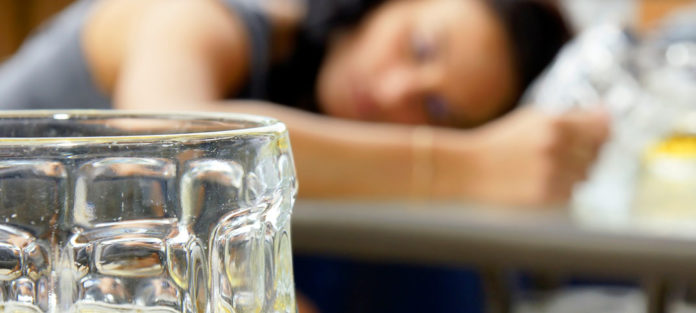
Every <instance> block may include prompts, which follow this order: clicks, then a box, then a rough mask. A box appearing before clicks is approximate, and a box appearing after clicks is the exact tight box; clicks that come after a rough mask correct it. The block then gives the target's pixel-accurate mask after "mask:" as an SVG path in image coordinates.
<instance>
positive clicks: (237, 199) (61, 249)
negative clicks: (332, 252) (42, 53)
mask: <svg viewBox="0 0 696 313" xmlns="http://www.w3.org/2000/svg"><path fill="white" fill-rule="evenodd" d="M296 190H297V184H296V181H295V169H294V165H293V160H292V154H291V149H290V142H289V140H288V135H287V131H286V128H285V125H283V124H282V123H280V122H278V121H276V120H273V119H268V118H263V117H256V116H249V115H232V114H189V113H186V114H183V113H182V114H147V113H127V112H118V111H62V112H46V111H34V112H26V111H25V112H22V111H16V112H3V113H0V312H13V313H18V312H21V313H24V312H26V313H30V312H31V313H40V312H90V313H96V312H120V313H125V312H133V313H135V312H138V313H146V312H157V313H165V312H167V313H169V312H171V313H174V312H185V313H203V312H215V313H218V312H234V313H247V312H296V306H295V294H294V283H293V276H292V255H291V246H290V215H291V211H292V205H293V203H294V199H295V195H296Z"/></svg>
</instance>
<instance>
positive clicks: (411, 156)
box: [182, 101, 608, 206]
mask: <svg viewBox="0 0 696 313" xmlns="http://www.w3.org/2000/svg"><path fill="white" fill-rule="evenodd" d="M198 108H199V109H203V110H209V111H223V112H224V111H228V112H244V113H254V114H261V115H268V116H274V117H277V118H279V119H281V120H282V121H284V122H285V123H286V124H287V125H288V128H289V130H290V138H291V141H292V144H293V152H294V154H295V162H296V166H297V169H298V176H299V180H300V186H301V187H300V195H301V196H305V197H352V198H382V199H384V198H395V199H407V198H420V199H423V198H434V199H452V200H463V201H477V202H484V203H493V204H503V205H530V206H534V205H548V204H560V203H563V202H565V201H566V200H567V199H568V197H569V196H570V193H571V191H572V188H573V185H574V184H575V183H576V182H578V181H580V180H582V179H584V178H585V175H586V171H587V169H588V167H589V165H590V164H591V163H592V161H593V160H594V158H595V156H596V154H597V151H598V150H599V148H600V146H601V144H602V142H603V141H604V139H605V138H606V136H607V133H608V128H607V127H608V124H607V118H606V116H605V115H604V114H603V113H601V112H574V113H571V114H567V115H562V116H551V115H547V114H545V113H542V112H537V111H534V110H531V109H522V110H519V111H517V112H514V113H512V114H510V115H509V116H507V117H505V118H503V119H501V120H499V121H496V122H493V123H491V124H489V125H486V126H484V127H481V128H478V129H473V130H458V129H447V128H436V127H433V128H431V127H424V126H410V125H395V124H377V123H368V122H359V121H349V120H342V119H336V118H331V117H326V116H321V115H316V114H312V113H306V112H302V111H298V110H294V109H291V108H286V107H282V106H278V105H274V104H269V103H261V102H239V101H231V102H224V103H207V104H202V105H200V106H199V107H198ZM182 109H183V108H182Z"/></svg>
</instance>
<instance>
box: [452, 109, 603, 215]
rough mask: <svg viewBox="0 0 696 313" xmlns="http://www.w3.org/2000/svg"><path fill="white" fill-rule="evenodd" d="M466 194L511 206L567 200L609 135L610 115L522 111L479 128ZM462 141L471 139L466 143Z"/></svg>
mask: <svg viewBox="0 0 696 313" xmlns="http://www.w3.org/2000/svg"><path fill="white" fill-rule="evenodd" d="M475 132H476V133H475V134H476V136H475V137H476V140H474V142H473V145H474V146H472V147H471V148H470V149H469V153H470V156H471V157H470V158H469V159H470V164H469V165H470V166H466V167H460V169H464V170H465V171H468V173H461V172H460V173H461V177H463V178H465V180H466V181H465V182H464V185H465V186H464V189H465V191H464V193H465V195H466V196H468V197H470V198H471V199H472V200H475V201H482V202H486V203H498V204H506V205H529V206H531V205H553V204H562V203H565V202H566V201H567V200H568V198H569V197H570V195H571V193H572V189H573V186H574V185H575V184H576V183H577V182H579V181H581V180H583V179H585V178H586V175H587V171H588V168H589V167H590V165H591V164H592V163H593V161H594V160H595V158H596V157H597V153H598V151H599V148H600V146H601V145H602V143H603V142H604V141H605V139H606V138H607V135H608V132H609V123H608V118H607V116H606V113H604V112H599V111H575V112H571V113H567V114H565V115H560V116H559V115H556V116H554V115H549V114H545V113H543V112H539V111H537V110H534V109H521V110H519V111H517V112H514V113H512V114H510V115H509V116H507V117H505V118H503V119H501V120H499V121H496V122H494V123H491V124H489V125H487V126H484V127H482V128H480V129H478V130H476V131H475ZM461 144H462V145H467V144H468V143H466V142H462V143H461Z"/></svg>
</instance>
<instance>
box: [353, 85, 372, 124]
mask: <svg viewBox="0 0 696 313" xmlns="http://www.w3.org/2000/svg"><path fill="white" fill-rule="evenodd" d="M352 85H353V88H352V91H353V92H352V93H353V103H354V106H355V111H356V113H357V114H358V116H360V117H362V118H370V117H372V116H373V115H374V114H375V109H376V108H377V106H376V105H375V101H374V99H373V98H372V96H371V95H370V94H369V92H368V91H367V88H365V86H366V84H364V83H362V82H360V81H358V80H354V81H353V84H352Z"/></svg>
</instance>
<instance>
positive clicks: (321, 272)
mask: <svg viewBox="0 0 696 313" xmlns="http://www.w3.org/2000/svg"><path fill="white" fill-rule="evenodd" d="M294 267H295V283H296V285H297V290H298V291H299V292H301V293H302V294H304V295H305V296H306V297H308V298H309V299H310V300H312V301H313V302H314V303H315V304H316V305H317V307H318V308H319V309H320V311H321V313H358V312H360V313H373V312H374V313H390V312H394V313H396V312H398V313H407V312H428V313H429V312H433V313H435V312H437V313H479V312H483V307H484V294H483V289H482V287H481V281H480V278H479V277H478V275H477V274H476V273H475V272H473V271H471V270H467V269H456V268H444V267H426V266H414V265H403V264H375V263H364V262H353V261H348V260H344V259H334V258H324V257H307V256H296V257H295V259H294ZM300 313H301V312H300Z"/></svg>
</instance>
